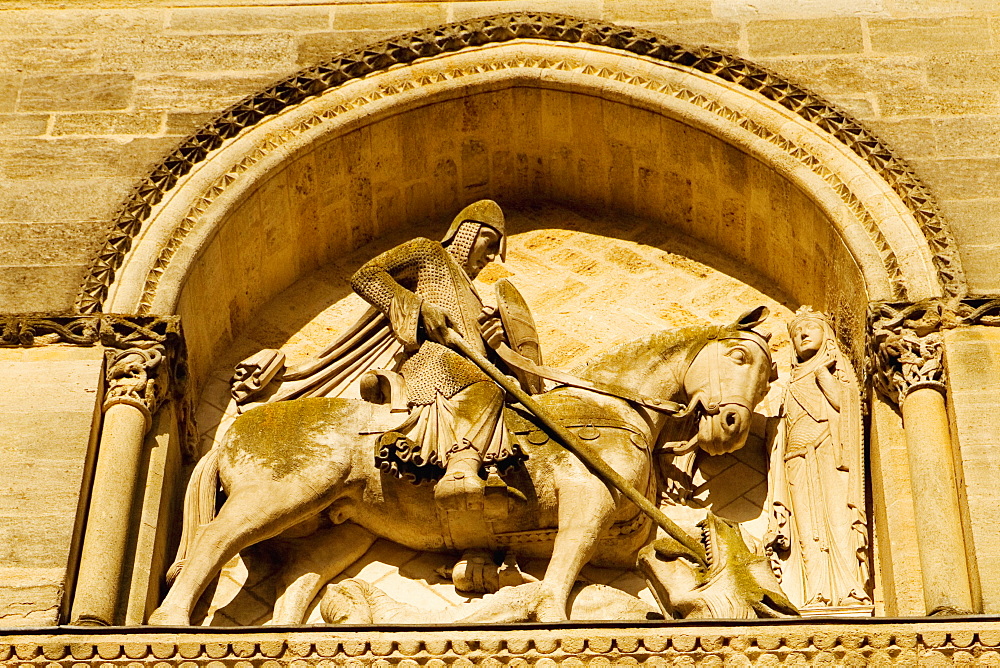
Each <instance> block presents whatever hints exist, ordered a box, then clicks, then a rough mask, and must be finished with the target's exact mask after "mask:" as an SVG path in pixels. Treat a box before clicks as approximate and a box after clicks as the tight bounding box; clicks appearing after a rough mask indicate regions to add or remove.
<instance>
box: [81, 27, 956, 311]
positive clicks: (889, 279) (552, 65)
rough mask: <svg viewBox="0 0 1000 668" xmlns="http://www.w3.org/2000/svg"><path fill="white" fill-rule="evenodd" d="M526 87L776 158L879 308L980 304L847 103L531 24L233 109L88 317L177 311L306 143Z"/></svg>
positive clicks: (706, 59)
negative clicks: (234, 227)
mask: <svg viewBox="0 0 1000 668" xmlns="http://www.w3.org/2000/svg"><path fill="white" fill-rule="evenodd" d="M401 65H408V66H407V67H400V66H401ZM515 85H531V86H537V87H548V88H554V89H561V90H568V91H586V92H587V93H588V94H591V95H598V96H601V97H604V98H607V99H612V100H618V101H625V102H627V103H628V104H630V105H633V106H637V107H642V108H645V109H648V110H653V111H656V112H658V113H662V114H664V115H666V116H669V117H672V118H675V119H678V120H680V121H681V122H684V123H688V124H690V125H693V126H695V127H698V128H700V129H702V130H705V131H707V132H709V133H711V134H713V135H715V136H716V137H719V138H721V139H723V140H724V141H726V142H728V143H731V144H734V145H737V146H738V147H740V148H741V149H742V150H745V151H747V152H748V153H750V154H751V155H754V156H755V157H758V158H760V159H762V160H763V161H764V162H766V163H767V164H769V165H770V166H772V167H774V168H775V169H776V170H778V171H780V172H781V173H782V174H783V175H784V176H785V177H786V178H788V179H789V180H790V181H792V182H793V183H795V184H796V185H798V186H799V187H800V188H801V189H802V190H803V191H805V192H808V193H809V194H810V196H811V197H812V198H814V199H815V200H816V201H817V203H818V204H819V206H820V207H821V208H822V209H823V210H824V211H825V213H826V214H827V216H828V217H829V219H830V220H831V221H832V222H833V224H834V225H835V226H836V228H837V232H838V233H839V235H840V236H841V238H842V239H843V240H844V243H845V245H846V246H847V247H848V248H849V250H850V252H851V255H852V257H854V259H855V261H856V262H857V264H858V266H859V267H860V269H861V273H862V274H863V276H864V279H865V283H866V286H867V290H868V297H869V299H878V300H886V301H891V300H905V299H915V298H923V297H936V296H949V297H955V296H958V297H961V296H963V295H964V293H965V285H964V277H963V275H962V271H961V267H960V265H959V260H958V256H957V252H956V251H955V248H954V242H953V240H952V238H951V235H950V232H949V230H948V228H947V225H946V223H945V222H944V221H943V220H942V218H941V216H940V213H939V212H938V210H937V207H936V205H935V204H934V201H933V198H932V196H931V194H930V193H929V191H928V190H927V188H926V187H925V186H923V185H922V184H921V183H920V182H919V180H918V179H917V178H916V176H915V175H914V174H913V172H912V171H911V170H910V169H909V168H908V167H907V166H906V164H905V163H904V162H903V161H902V160H901V159H899V158H898V157H897V156H895V155H893V153H892V152H891V151H890V150H889V149H888V148H887V147H886V146H885V145H884V144H883V143H882V142H881V141H880V140H879V139H877V138H876V137H875V136H874V135H872V134H871V133H870V132H868V131H867V130H866V129H865V128H863V127H862V126H861V125H860V124H859V123H857V122H856V121H854V120H853V119H851V118H850V117H849V116H847V115H846V114H844V113H842V112H840V111H839V110H837V109H836V108H834V107H833V106H832V105H830V104H828V103H826V102H824V101H823V100H821V99H820V98H818V97H817V96H815V95H812V94H811V93H808V92H807V91H804V90H803V89H801V88H799V87H797V86H795V85H794V84H790V83H788V82H786V81H783V80H782V79H780V78H779V77H777V76H776V75H775V74H773V73H771V72H768V71H766V70H764V69H762V68H760V67H757V66H756V65H753V64H751V63H748V62H746V61H744V60H742V59H739V58H736V57H735V56H731V55H729V54H725V53H722V52H719V51H715V50H713V49H709V48H705V47H699V48H696V49H688V48H685V47H682V46H678V45H675V44H670V43H669V42H666V41H664V40H663V39H662V38H660V37H658V36H656V35H655V34H653V33H649V32H646V31H641V30H636V29H630V28H622V27H619V26H614V25H611V24H602V23H597V22H591V21H582V20H578V19H573V18H569V17H564V16H557V15H548V14H535V13H516V14H505V15H500V16H495V17H490V18H486V19H480V20H476V21H470V22H464V23H456V24H449V25H446V26H442V27H440V28H435V29H432V30H427V31H422V32H417V33H412V34H409V35H405V36H402V37H400V38H397V39H393V40H388V41H385V42H381V43H379V44H377V45H374V46H372V47H369V48H367V49H363V50H359V51H355V52H352V53H350V54H346V55H344V56H341V57H338V58H336V59H334V60H333V61H330V62H328V63H324V64H322V65H318V66H316V67H313V68H310V69H307V70H305V71H303V72H300V73H299V74H297V75H295V76H293V77H290V78H288V79H286V80H285V81H283V82H280V83H278V84H277V85H275V86H273V87H271V88H269V89H267V90H265V91H263V92H261V93H259V94H257V95H254V96H251V97H249V98H247V99H246V100H244V101H243V102H241V103H239V104H237V105H235V106H233V107H232V108H230V109H229V110H227V111H226V112H224V113H223V114H222V115H221V116H220V117H219V118H217V119H216V120H215V121H213V122H212V123H209V124H208V125H206V126H205V127H203V128H202V129H201V130H199V131H198V132H197V133H195V134H194V135H193V136H192V137H190V138H189V139H188V140H186V141H185V142H183V144H182V145H181V146H180V147H179V148H178V149H176V150H175V151H174V152H173V153H172V154H171V155H170V156H168V157H167V158H166V159H165V160H164V161H163V162H162V163H160V164H159V165H158V166H157V167H156V168H155V169H154V170H153V171H152V173H151V174H150V175H149V176H148V177H147V178H146V179H145V180H144V181H143V182H142V183H140V184H139V185H138V186H137V188H136V189H135V191H134V192H133V194H132V195H131V196H130V198H129V199H128V201H127V202H126V203H125V205H124V206H123V207H122V209H121V211H120V212H119V214H118V215H117V217H116V221H115V225H114V229H113V231H112V233H111V234H110V236H109V238H108V240H107V242H106V244H105V246H104V247H103V249H102V250H101V252H100V253H99V255H98V257H97V258H96V259H95V261H94V263H93V264H92V267H91V269H90V271H89V272H88V275H87V277H86V279H85V282H84V285H83V287H82V290H81V293H80V297H79V300H78V303H77V307H78V309H79V310H80V312H83V313H92V312H99V311H101V310H104V309H105V307H106V305H107V306H109V307H110V310H112V311H118V312H138V313H144V314H149V313H172V312H173V309H174V308H175V306H176V300H177V298H178V295H179V292H180V290H181V288H182V286H183V279H184V276H185V275H186V271H187V268H189V267H190V265H191V263H192V262H194V260H195V259H196V258H197V256H198V249H199V248H200V247H201V244H203V243H204V242H205V241H206V240H207V239H210V238H211V235H212V233H213V230H214V227H213V226H214V225H216V224H218V223H219V221H221V220H223V219H224V218H225V212H226V211H227V210H228V208H229V207H231V206H232V205H233V204H234V203H235V202H236V201H238V199H239V197H240V196H241V194H243V193H245V192H247V191H248V189H250V188H252V187H253V184H254V183H256V182H257V181H258V180H259V179H260V178H261V175H262V174H265V173H267V171H268V170H270V169H273V168H274V167H275V166H276V165H279V164H281V162H282V160H284V159H287V158H288V157H289V156H290V155H292V154H293V153H294V152H295V151H296V150H298V149H299V148H301V147H303V146H305V145H307V144H308V143H309V142H312V141H315V140H317V139H318V138H320V137H322V136H324V135H327V134H330V133H335V132H343V131H345V128H348V127H358V126H361V125H364V124H365V123H368V122H373V121H374V120H375V119H378V118H380V117H384V116H385V115H388V114H392V113H399V112H400V111H402V110H405V109H406V108H408V107H409V108H413V107H415V106H419V105H421V104H426V103H427V101H428V100H430V99H435V100H441V99H448V98H454V97H459V96H462V95H464V94H468V93H469V92H470V91H476V90H496V89H499V88H503V87H508V86H515ZM130 251H131V252H130ZM106 302H107V304H106Z"/></svg>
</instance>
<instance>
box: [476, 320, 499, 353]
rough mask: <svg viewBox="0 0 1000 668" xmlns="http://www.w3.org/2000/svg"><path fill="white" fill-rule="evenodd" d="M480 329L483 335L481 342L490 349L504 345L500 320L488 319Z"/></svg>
mask: <svg viewBox="0 0 1000 668" xmlns="http://www.w3.org/2000/svg"><path fill="white" fill-rule="evenodd" d="M480 329H481V331H482V333H483V340H484V341H486V343H487V344H489V346H490V348H496V347H497V346H499V345H500V344H501V343H504V332H503V323H502V322H500V318H490V319H488V320H486V321H484V322H483V323H482V325H481V326H480Z"/></svg>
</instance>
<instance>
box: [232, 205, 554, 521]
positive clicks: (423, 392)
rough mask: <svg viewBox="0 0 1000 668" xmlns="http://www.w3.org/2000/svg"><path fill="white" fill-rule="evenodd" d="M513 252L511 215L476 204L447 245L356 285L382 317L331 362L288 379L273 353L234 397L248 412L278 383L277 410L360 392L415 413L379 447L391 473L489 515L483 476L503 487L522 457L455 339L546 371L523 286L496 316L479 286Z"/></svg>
mask: <svg viewBox="0 0 1000 668" xmlns="http://www.w3.org/2000/svg"><path fill="white" fill-rule="evenodd" d="M506 245H507V244H506V237H505V230H504V215H503V212H502V211H501V209H500V207H499V205H497V203H496V202H494V201H492V200H480V201H478V202H474V203H473V204H470V205H469V206H467V207H465V208H464V209H462V211H461V212H459V214H458V215H457V216H456V217H455V219H454V221H453V222H452V224H451V226H450V227H449V228H448V231H447V233H446V234H445V236H444V238H443V239H442V240H441V241H440V242H436V241H431V240H430V239H426V238H422V237H420V238H416V239H413V240H411V241H407V242H406V243H403V244H400V245H399V246H396V247H395V248H392V249H390V250H388V251H386V252H384V253H382V254H381V255H379V256H377V257H375V258H374V259H372V260H370V261H369V262H367V263H365V264H364V265H363V266H362V267H361V268H360V269H359V270H358V271H357V272H356V273H355V274H354V275H353V277H352V278H351V286H352V287H353V289H354V291H355V292H356V293H357V294H358V295H360V296H361V297H362V298H363V299H364V300H365V301H367V302H368V303H369V304H371V308H370V309H369V310H368V311H367V312H366V313H365V314H364V315H363V316H362V317H361V318H360V319H359V320H358V322H357V323H355V325H354V326H353V327H351V328H349V329H348V331H347V332H346V333H345V334H343V335H342V336H341V337H340V338H338V339H337V340H336V341H335V342H334V343H333V344H332V345H331V346H329V347H328V348H327V349H326V350H325V351H323V352H322V353H321V354H320V355H319V356H317V357H315V358H313V359H311V360H309V361H307V362H306V363H305V364H302V365H300V366H299V367H297V368H294V369H289V370H288V371H286V372H285V373H284V374H282V375H280V376H279V372H280V371H281V369H282V367H283V363H284V358H283V356H281V353H279V352H278V351H273V350H267V351H262V352H261V353H258V354H257V355H254V356H253V357H251V358H249V359H247V360H245V361H244V362H242V363H241V364H240V365H239V366H238V367H237V373H236V375H235V377H234V380H233V388H232V389H233V396H234V397H235V399H236V401H237V402H238V403H239V404H241V405H245V404H248V403H249V400H250V399H253V398H255V397H256V396H258V395H259V394H261V390H262V389H263V388H264V386H266V385H268V383H269V382H271V381H272V379H275V381H274V382H273V383H271V384H273V385H277V386H278V387H277V389H276V391H274V392H273V394H271V396H270V397H269V398H267V399H266V401H267V402H274V401H283V400H288V399H295V398H301V397H336V396H341V395H343V394H344V393H345V391H346V390H347V389H348V388H349V387H350V386H351V385H352V384H356V386H357V387H358V392H359V393H360V395H361V397H362V398H363V399H366V400H368V401H373V402H375V403H391V404H392V406H393V409H394V410H396V411H397V412H405V413H406V415H405V417H403V418H402V421H401V424H399V425H398V426H397V427H395V428H394V429H391V430H389V431H386V432H384V433H383V434H382V435H381V436H380V437H379V438H378V440H377V444H376V458H375V459H376V463H377V464H378V466H379V467H380V468H381V469H382V470H383V471H387V472H390V473H392V474H393V475H395V476H397V477H401V478H406V479H409V480H411V481H413V482H416V483H423V482H428V481H436V482H435V499H436V500H437V502H438V504H439V505H440V506H442V507H443V508H455V509H461V508H465V507H475V506H478V505H481V504H480V503H479V502H478V500H477V499H478V498H479V497H481V496H482V494H483V490H484V488H485V486H486V481H485V479H484V477H483V475H482V473H483V472H484V471H485V472H488V473H490V474H491V475H492V476H493V477H496V476H495V472H496V470H497V469H498V468H499V469H501V470H502V469H503V468H505V467H507V466H509V465H511V464H513V463H514V462H516V461H517V460H518V458H519V457H520V452H519V449H518V447H517V445H516V443H515V442H514V441H513V440H512V439H511V438H510V435H509V434H508V432H507V429H506V428H505V426H504V421H503V405H504V391H503V390H502V389H501V388H500V387H498V386H497V385H496V384H495V383H493V382H492V381H491V380H490V379H489V378H488V377H487V376H486V375H485V374H484V373H483V372H482V371H481V370H480V369H479V368H478V367H477V366H475V365H473V364H472V363H471V362H469V361H468V360H467V359H465V358H464V357H463V356H462V355H461V354H459V353H458V352H455V351H454V350H453V349H452V348H449V347H447V346H446V345H444V343H445V341H444V337H445V335H446V332H447V331H448V330H449V329H450V330H453V331H454V332H457V333H458V334H459V335H461V336H462V337H463V338H464V339H465V340H466V341H468V343H469V344H470V345H471V346H473V347H474V349H475V350H477V351H478V352H479V353H480V354H483V355H486V354H487V351H488V350H489V351H492V349H493V348H495V347H497V346H498V345H499V344H500V343H501V342H505V343H509V344H510V347H512V348H514V349H515V350H518V349H519V350H520V352H522V353H527V354H528V355H529V357H531V358H532V359H533V360H534V361H536V362H537V361H540V356H539V355H538V348H537V337H536V336H535V335H534V323H533V321H532V320H531V316H530V313H528V312H527V310H526V309H527V307H526V306H525V304H524V301H523V299H521V298H520V295H519V294H518V293H517V292H516V290H514V289H513V286H512V285H510V284H509V282H507V281H500V282H499V283H498V286H497V287H498V291H497V292H498V302H499V306H500V308H499V309H496V308H493V307H490V306H484V304H483V300H482V299H481V298H480V296H479V293H478V292H477V290H476V287H475V285H474V284H473V282H472V281H473V279H475V278H476V276H477V275H478V274H479V272H480V271H482V269H483V268H484V267H485V266H486V265H487V264H488V263H489V262H491V261H493V260H494V259H495V258H496V257H497V256H498V255H499V256H500V258H501V260H503V259H504V258H505V255H506ZM511 292H512V293H513V297H511V296H509V295H510V293H511ZM505 296H506V298H505ZM501 316H504V317H503V318H502V317H501ZM505 322H506V324H507V330H508V331H505V328H504V323H505ZM524 323H527V327H524V326H523V325H524ZM518 344H522V345H521V346H520V348H519V346H518ZM505 347H506V346H505ZM511 372H512V373H518V374H519V377H520V378H522V379H523V384H524V386H525V387H526V389H535V390H537V389H539V388H540V383H539V382H538V381H537V379H533V378H530V377H528V376H527V375H526V374H524V373H523V372H520V371H518V370H511ZM532 382H534V383H535V386H534V387H533V386H532ZM497 480H499V479H497ZM499 484H500V485H502V483H499ZM511 492H512V493H514V494H516V492H514V491H513V490H511Z"/></svg>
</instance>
